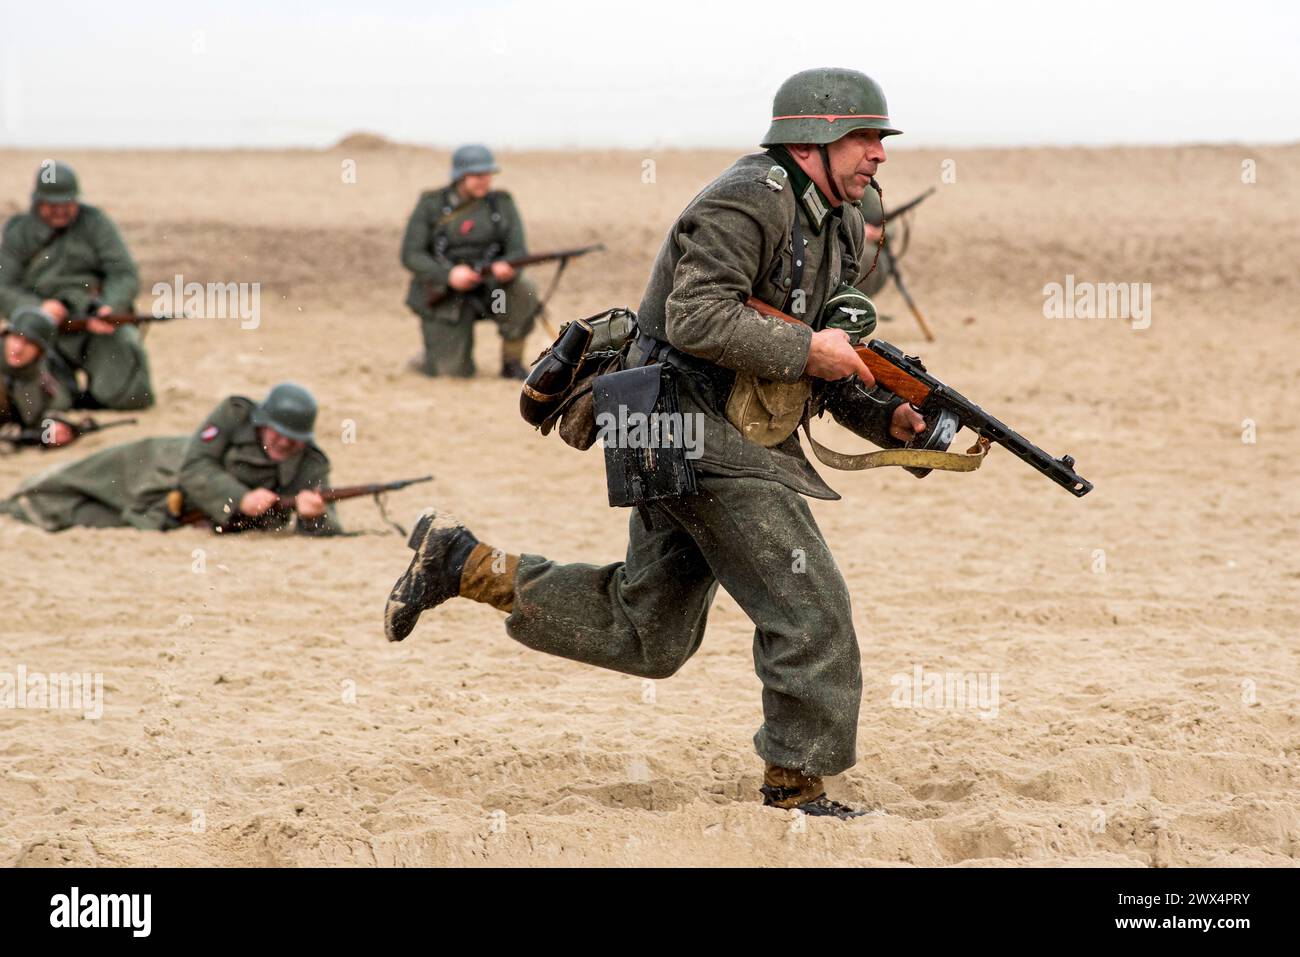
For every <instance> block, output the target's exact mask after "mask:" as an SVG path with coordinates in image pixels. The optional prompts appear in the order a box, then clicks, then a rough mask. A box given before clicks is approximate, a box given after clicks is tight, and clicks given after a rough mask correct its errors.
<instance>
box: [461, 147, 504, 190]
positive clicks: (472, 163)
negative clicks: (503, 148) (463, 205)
mask: <svg viewBox="0 0 1300 957" xmlns="http://www.w3.org/2000/svg"><path fill="white" fill-rule="evenodd" d="M499 172H501V169H500V167H498V166H497V161H496V159H494V158H493V156H492V151H491V150H490V149H488V148H487V147H486V146H483V145H482V144H480V143H470V144H468V145H466V146H462V147H460V149H458V150H456V152H454V153H452V154H451V181H452V182H453V183H454V182H456V181H457V180H458V179H460V178H461V177H462V176H469V175H470V174H471V173H499Z"/></svg>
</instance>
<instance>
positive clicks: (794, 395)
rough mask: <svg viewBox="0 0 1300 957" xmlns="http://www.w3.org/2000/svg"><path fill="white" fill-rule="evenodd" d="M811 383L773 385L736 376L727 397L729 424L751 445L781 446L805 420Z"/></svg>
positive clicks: (751, 378)
mask: <svg viewBox="0 0 1300 957" xmlns="http://www.w3.org/2000/svg"><path fill="white" fill-rule="evenodd" d="M811 397H812V383H811V382H810V381H809V380H808V378H807V377H806V376H805V377H803V378H801V379H799V380H798V381H797V382H774V381H772V380H771V379H760V378H758V377H757V376H755V375H753V374H751V373H748V372H744V373H740V374H738V375H737V376H736V381H735V383H734V384H733V385H732V387H731V394H730V395H729V396H728V397H727V409H726V415H727V421H728V422H730V423H731V424H732V425H734V426H735V427H736V428H737V430H739V432H740V434H741V435H743V436H744V437H745V438H746V439H748V440H749V441H750V442H755V443H757V444H758V445H762V446H764V447H767V448H770V447H771V446H773V445H780V444H781V443H782V442H784V441H785V440H786V439H788V438H789V437H790V436H791V435H793V434H794V431H795V429H797V428H799V423H800V422H802V421H803V419H804V413H805V410H806V408H807V406H808V400H809V398H811Z"/></svg>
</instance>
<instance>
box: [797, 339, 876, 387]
mask: <svg viewBox="0 0 1300 957" xmlns="http://www.w3.org/2000/svg"><path fill="white" fill-rule="evenodd" d="M804 373H805V374H807V375H811V376H816V377H817V378H818V379H829V380H831V381H832V382H833V381H835V380H836V379H843V378H844V377H845V376H850V375H855V376H857V377H858V378H859V379H861V380H862V381H863V383H865V384H866V386H867V388H868V389H874V388H875V387H876V377H875V376H873V375H872V374H871V370H870V369H868V368H867V364H866V363H865V362H863V361H862V357H861V356H859V355H858V354H857V353H856V352H854V351H853V346H851V345H850V344H849V334H848V333H847V332H845V331H844V330H843V329H823V330H822V331H821V332H814V333H813V337H812V344H811V345H810V346H809V347H808V364H807V365H806V366H804Z"/></svg>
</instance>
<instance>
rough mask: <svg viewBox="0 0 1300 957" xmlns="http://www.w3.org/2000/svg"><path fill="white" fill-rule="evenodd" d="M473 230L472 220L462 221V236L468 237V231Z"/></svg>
mask: <svg viewBox="0 0 1300 957" xmlns="http://www.w3.org/2000/svg"><path fill="white" fill-rule="evenodd" d="M473 228H474V220H472V219H467V220H464V221H463V222H462V223H461V224H460V234H461V235H462V236H468V235H469V231H470V230H471V229H473Z"/></svg>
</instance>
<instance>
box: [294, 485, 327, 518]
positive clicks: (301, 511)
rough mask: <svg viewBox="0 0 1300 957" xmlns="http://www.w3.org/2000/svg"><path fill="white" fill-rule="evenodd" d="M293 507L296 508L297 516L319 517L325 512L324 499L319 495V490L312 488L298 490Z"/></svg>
mask: <svg viewBox="0 0 1300 957" xmlns="http://www.w3.org/2000/svg"><path fill="white" fill-rule="evenodd" d="M294 507H295V508H296V509H297V510H298V517H299V518H320V517H321V516H322V515H324V514H325V500H324V499H323V498H321V497H320V492H317V491H314V490H313V489H304V490H303V491H301V492H299V493H298V495H297V497H296V499H295V500H294Z"/></svg>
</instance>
